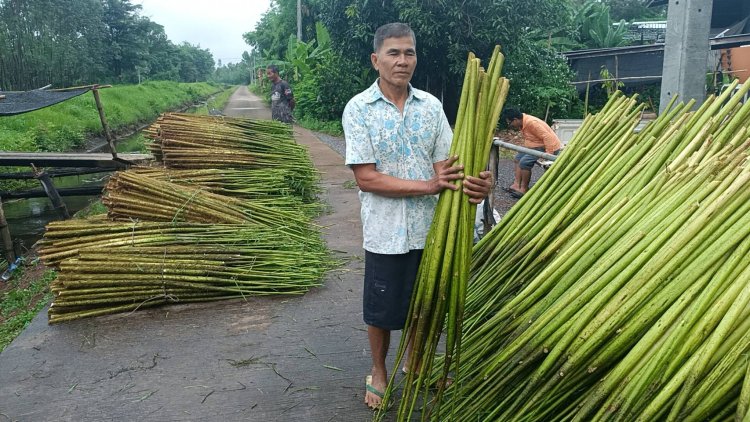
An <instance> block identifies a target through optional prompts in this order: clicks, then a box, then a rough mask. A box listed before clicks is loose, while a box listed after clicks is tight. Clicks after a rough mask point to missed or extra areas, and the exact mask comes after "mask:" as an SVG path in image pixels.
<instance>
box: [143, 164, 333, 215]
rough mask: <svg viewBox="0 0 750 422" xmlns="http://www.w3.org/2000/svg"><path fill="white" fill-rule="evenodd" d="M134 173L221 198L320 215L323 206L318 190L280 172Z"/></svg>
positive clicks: (157, 170)
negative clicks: (232, 198) (318, 198)
mask: <svg viewBox="0 0 750 422" xmlns="http://www.w3.org/2000/svg"><path fill="white" fill-rule="evenodd" d="M129 171H130V172H133V173H136V174H138V175H143V176H147V177H149V178H152V179H157V180H160V181H164V182H169V183H175V184H178V185H182V186H188V187H190V186H192V187H201V188H203V189H205V191H207V192H211V193H213V194H217V195H224V196H231V197H234V198H240V199H244V200H253V201H254V202H255V203H261V204H268V205H269V206H272V207H278V208H281V209H286V210H298V211H300V212H303V213H305V214H307V215H309V216H315V215H319V214H320V212H321V211H322V208H323V206H322V204H320V203H319V202H318V201H317V200H316V196H315V195H316V194H317V189H315V191H314V192H313V191H312V189H306V190H300V189H297V186H295V183H294V180H293V179H294V176H293V175H290V174H289V171H288V170H280V169H252V170H234V169H196V170H188V169H185V170H176V169H165V168H161V167H133V168H131V169H129Z"/></svg>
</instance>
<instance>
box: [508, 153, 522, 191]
mask: <svg viewBox="0 0 750 422" xmlns="http://www.w3.org/2000/svg"><path fill="white" fill-rule="evenodd" d="M514 162H515V176H516V178H515V179H513V184H512V185H510V189H512V190H517V191H519V192H520V191H521V184H520V183H521V164H520V163H519V162H518V160H515V161H514Z"/></svg>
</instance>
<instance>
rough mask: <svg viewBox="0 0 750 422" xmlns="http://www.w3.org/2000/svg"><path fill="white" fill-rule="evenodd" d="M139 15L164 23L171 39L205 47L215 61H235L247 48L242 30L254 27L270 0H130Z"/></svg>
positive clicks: (165, 30) (248, 49)
mask: <svg viewBox="0 0 750 422" xmlns="http://www.w3.org/2000/svg"><path fill="white" fill-rule="evenodd" d="M133 4H140V5H141V6H142V9H141V15H143V16H146V17H148V18H149V19H151V20H152V21H154V22H156V23H158V24H160V25H162V26H164V32H166V33H167V37H169V39H170V41H172V42H173V43H175V44H180V43H182V42H183V41H187V42H189V43H190V44H193V45H200V46H201V48H208V49H209V50H211V53H212V54H213V56H214V61H217V62H218V61H219V60H221V62H222V63H230V62H232V63H236V62H239V61H240V60H241V59H242V52H243V51H250V46H249V45H247V44H245V40H244V39H242V34H244V33H245V32H249V31H252V30H253V29H255V24H256V23H258V21H259V20H260V17H261V15H262V14H263V13H265V12H266V11H267V10H268V8H269V7H270V4H271V0H133Z"/></svg>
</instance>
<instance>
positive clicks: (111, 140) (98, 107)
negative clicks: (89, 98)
mask: <svg viewBox="0 0 750 422" xmlns="http://www.w3.org/2000/svg"><path fill="white" fill-rule="evenodd" d="M91 92H93V93H94V101H96V110H97V111H98V112H99V120H101V121H102V128H104V137H105V138H106V139H107V144H109V151H110V152H111V153H112V158H114V159H115V160H116V159H117V148H115V139H114V138H113V137H112V133H111V132H110V131H109V125H108V124H107V117H106V116H105V115H104V107H102V100H101V99H100V98H99V89H98V88H93V89H92V90H91Z"/></svg>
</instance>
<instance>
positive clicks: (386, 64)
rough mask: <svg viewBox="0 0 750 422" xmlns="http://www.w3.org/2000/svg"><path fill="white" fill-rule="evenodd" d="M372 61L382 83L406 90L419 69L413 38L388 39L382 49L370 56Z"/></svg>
mask: <svg viewBox="0 0 750 422" xmlns="http://www.w3.org/2000/svg"><path fill="white" fill-rule="evenodd" d="M370 60H371V61H372V66H373V67H374V68H375V70H377V71H378V74H379V75H380V79H381V82H385V83H387V84H389V85H393V86H396V87H399V88H405V87H407V86H409V81H411V77H412V75H413V74H414V69H415V68H416V67H417V49H416V47H415V46H414V40H413V39H412V38H411V37H402V38H386V39H385V40H384V41H383V45H382V46H380V49H379V50H378V51H376V52H375V53H372V54H371V55H370Z"/></svg>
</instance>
